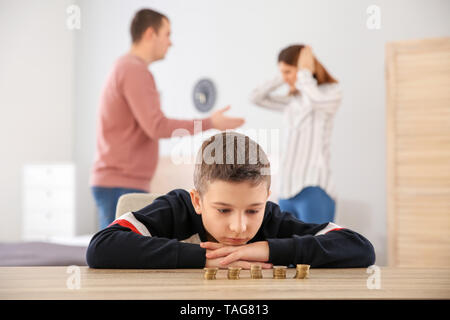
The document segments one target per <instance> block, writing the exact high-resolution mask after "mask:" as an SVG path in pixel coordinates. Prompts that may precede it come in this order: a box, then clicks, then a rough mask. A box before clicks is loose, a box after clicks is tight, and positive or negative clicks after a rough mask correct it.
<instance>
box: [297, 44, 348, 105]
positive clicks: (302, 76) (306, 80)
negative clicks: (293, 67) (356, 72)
mask: <svg viewBox="0 0 450 320" xmlns="http://www.w3.org/2000/svg"><path fill="white" fill-rule="evenodd" d="M314 71H315V64H314V56H313V54H312V49H311V47H309V46H306V47H305V48H304V49H303V50H302V51H301V54H300V57H299V59H298V73H297V82H296V88H297V89H298V90H299V91H301V92H302V93H303V94H305V95H306V96H307V97H308V98H309V99H310V100H311V102H312V107H313V108H314V109H319V110H322V111H325V112H328V113H334V112H336V111H337V108H338V107H339V104H340V101H341V100H342V91H341V88H340V86H339V84H338V83H327V84H322V85H318V84H317V80H316V79H315V78H314V77H313V73H314Z"/></svg>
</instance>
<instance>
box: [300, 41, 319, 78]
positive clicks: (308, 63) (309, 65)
mask: <svg viewBox="0 0 450 320" xmlns="http://www.w3.org/2000/svg"><path fill="white" fill-rule="evenodd" d="M297 65H298V69H299V70H301V69H308V70H309V71H311V73H314V72H315V71H316V70H315V63H314V55H313V52H312V49H311V47H310V46H305V47H304V48H303V49H302V50H301V51H300V57H299V58H298V63H297Z"/></svg>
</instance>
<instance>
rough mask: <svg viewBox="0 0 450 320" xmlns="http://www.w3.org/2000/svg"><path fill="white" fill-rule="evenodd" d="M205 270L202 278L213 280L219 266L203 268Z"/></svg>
mask: <svg viewBox="0 0 450 320" xmlns="http://www.w3.org/2000/svg"><path fill="white" fill-rule="evenodd" d="M203 270H205V274H204V278H205V279H206V280H214V279H216V273H217V270H219V268H203Z"/></svg>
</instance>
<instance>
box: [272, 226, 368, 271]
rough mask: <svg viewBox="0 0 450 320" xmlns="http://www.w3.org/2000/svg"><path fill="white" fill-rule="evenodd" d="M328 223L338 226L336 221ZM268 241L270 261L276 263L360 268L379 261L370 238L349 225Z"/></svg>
mask: <svg viewBox="0 0 450 320" xmlns="http://www.w3.org/2000/svg"><path fill="white" fill-rule="evenodd" d="M328 225H331V226H336V225H334V224H332V223H329V224H328ZM329 228H330V227H329ZM325 229H326V228H325ZM268 243H269V253H270V255H269V262H271V263H273V264H280V265H289V264H309V265H311V267H324V268H327V267H328V268H358V267H367V266H370V265H372V264H374V263H375V252H374V248H373V246H372V244H371V243H370V241H369V240H367V239H366V238H365V237H363V236H362V235H360V234H358V233H356V232H354V231H352V230H349V229H345V228H331V229H330V230H329V231H326V232H324V233H323V232H322V233H321V232H320V231H319V232H317V233H316V234H315V235H312V234H306V235H296V234H293V235H292V237H290V238H281V239H268Z"/></svg>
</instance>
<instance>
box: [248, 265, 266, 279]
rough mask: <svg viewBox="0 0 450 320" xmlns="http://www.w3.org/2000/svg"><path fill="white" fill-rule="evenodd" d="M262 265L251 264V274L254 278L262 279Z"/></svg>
mask: <svg viewBox="0 0 450 320" xmlns="http://www.w3.org/2000/svg"><path fill="white" fill-rule="evenodd" d="M261 269H262V268H261V266H260V265H257V264H252V265H251V266H250V276H251V278H252V279H262V277H263V276H262V271H261Z"/></svg>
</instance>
